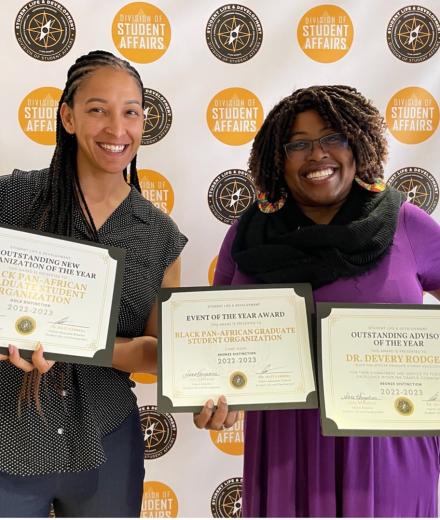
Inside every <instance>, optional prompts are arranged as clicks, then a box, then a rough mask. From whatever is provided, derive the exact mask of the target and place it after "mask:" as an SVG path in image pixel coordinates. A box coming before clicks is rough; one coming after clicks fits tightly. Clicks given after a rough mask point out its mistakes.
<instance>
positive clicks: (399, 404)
mask: <svg viewBox="0 0 440 520" xmlns="http://www.w3.org/2000/svg"><path fill="white" fill-rule="evenodd" d="M394 407H395V408H396V410H397V411H398V412H399V413H400V415H411V414H412V413H413V412H414V404H413V402H412V401H411V399H408V397H398V398H397V399H396V400H395V401H394Z"/></svg>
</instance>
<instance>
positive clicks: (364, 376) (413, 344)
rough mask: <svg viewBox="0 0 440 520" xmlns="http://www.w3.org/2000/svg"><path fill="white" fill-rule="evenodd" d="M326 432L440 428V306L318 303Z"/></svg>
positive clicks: (435, 431)
mask: <svg viewBox="0 0 440 520" xmlns="http://www.w3.org/2000/svg"><path fill="white" fill-rule="evenodd" d="M317 317H318V372H319V397H320V408H321V424H322V430H323V434H324V435H344V436H346V435H356V436H362V435H368V436H370V435H386V436H406V435H439V434H440V305H385V304H383V305H350V304H343V303H318V304H317Z"/></svg>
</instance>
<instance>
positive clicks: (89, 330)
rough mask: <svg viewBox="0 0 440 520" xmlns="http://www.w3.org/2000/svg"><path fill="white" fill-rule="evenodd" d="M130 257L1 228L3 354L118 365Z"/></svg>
mask: <svg viewBox="0 0 440 520" xmlns="http://www.w3.org/2000/svg"><path fill="white" fill-rule="evenodd" d="M124 255H125V252H124V250H122V249H117V248H112V247H106V246H102V245H98V244H96V245H95V244H91V243H89V242H78V241H73V240H70V239H66V238H62V237H56V236H54V235H51V236H49V235H45V234H40V233H33V232H24V231H18V230H16V229H11V228H7V227H0V353H2V354H5V353H7V348H8V345H10V344H11V345H14V346H16V347H17V348H19V349H20V354H21V355H22V356H23V357H30V355H31V353H32V351H34V350H35V347H36V345H37V344H38V343H41V344H42V345H43V348H44V355H45V357H46V358H47V359H55V360H58V361H70V362H75V363H87V364H93V365H102V366H111V360H112V352H113V344H114V338H115V334H116V324H117V318H118V312H119V299H120V293H121V282H122V272H123V262H124Z"/></svg>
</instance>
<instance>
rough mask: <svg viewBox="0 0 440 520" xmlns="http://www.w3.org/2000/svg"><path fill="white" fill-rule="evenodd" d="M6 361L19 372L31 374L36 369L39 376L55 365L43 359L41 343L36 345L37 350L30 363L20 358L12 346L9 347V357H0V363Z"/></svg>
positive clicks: (16, 349) (17, 351)
mask: <svg viewBox="0 0 440 520" xmlns="http://www.w3.org/2000/svg"><path fill="white" fill-rule="evenodd" d="M6 360H8V361H9V362H10V363H11V364H12V365H14V366H15V367H17V368H19V369H20V370H23V372H32V370H34V369H37V370H38V372H40V374H44V373H46V372H48V371H49V370H50V369H51V368H52V367H53V365H54V364H55V361H48V360H47V359H45V358H44V353H43V346H42V345H41V343H38V344H37V348H36V350H35V352H34V353H33V354H32V361H27V360H26V359H23V358H22V357H21V356H20V351H19V350H18V348H17V347H15V346H14V345H9V356H5V355H1V356H0V361H6Z"/></svg>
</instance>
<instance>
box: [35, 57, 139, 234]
mask: <svg viewBox="0 0 440 520" xmlns="http://www.w3.org/2000/svg"><path fill="white" fill-rule="evenodd" d="M102 67H109V68H113V69H120V70H123V71H126V72H127V73H128V74H130V75H131V76H132V77H133V78H134V79H135V80H136V82H137V83H138V84H139V88H140V90H141V93H142V92H143V84H142V80H141V77H140V75H139V73H138V72H137V70H136V69H135V68H134V67H133V66H132V65H131V64H130V63H129V62H128V61H125V60H122V59H120V58H117V57H116V56H114V55H113V54H112V53H110V52H107V51H101V50H97V51H92V52H89V53H88V54H85V55H84V56H81V57H80V58H78V59H77V60H76V61H75V63H74V64H73V65H72V66H71V67H70V69H69V70H68V72H67V82H66V85H65V87H64V91H63V93H62V95H61V99H60V102H59V104H58V111H57V117H56V146H55V150H54V154H53V156H52V160H51V163H50V166H49V175H48V176H47V182H46V184H45V185H44V186H43V187H42V189H41V190H40V192H39V193H38V195H37V197H36V198H35V200H34V201H33V203H32V206H31V209H30V212H29V217H28V222H26V226H27V227H37V229H42V230H44V231H48V232H50V233H56V234H59V235H65V236H71V235H72V215H73V209H74V207H79V208H80V209H81V206H82V207H83V208H84V209H85V212H86V215H85V216H86V218H85V219H84V220H85V222H86V225H87V228H88V231H89V234H90V236H91V238H92V239H94V240H95V241H98V236H97V231H96V228H95V225H94V223H93V219H92V217H91V214H90V211H89V208H88V207H87V204H86V202H85V199H84V195H83V193H82V190H81V187H80V185H79V182H78V176H77V171H76V152H77V142H76V138H75V136H73V135H70V134H69V133H68V132H66V130H65V128H64V126H63V124H62V122H61V116H60V109H61V106H62V104H63V103H66V104H67V105H68V106H69V107H71V108H72V107H73V103H74V96H75V92H76V91H77V89H78V87H79V86H80V85H81V83H82V82H83V81H84V79H86V78H87V77H88V76H89V75H90V74H93V72H95V71H96V70H97V69H100V68H102ZM142 99H143V96H142ZM142 104H143V101H142ZM143 108H144V107H143ZM129 173H130V183H131V184H132V185H133V186H134V187H135V188H136V189H137V190H138V191H139V192H140V191H141V188H140V185H139V179H138V175H137V170H136V156H135V157H134V158H133V160H132V161H131V163H130V172H129ZM123 174H124V179H125V180H126V181H127V177H128V174H127V168H125V169H124V172H123Z"/></svg>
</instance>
